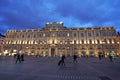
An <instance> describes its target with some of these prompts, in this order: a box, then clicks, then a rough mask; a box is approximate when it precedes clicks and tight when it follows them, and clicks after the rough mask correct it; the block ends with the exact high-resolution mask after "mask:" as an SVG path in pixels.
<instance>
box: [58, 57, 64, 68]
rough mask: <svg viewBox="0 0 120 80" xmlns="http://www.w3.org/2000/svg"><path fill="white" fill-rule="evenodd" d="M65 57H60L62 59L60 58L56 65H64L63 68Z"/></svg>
mask: <svg viewBox="0 0 120 80" xmlns="http://www.w3.org/2000/svg"><path fill="white" fill-rule="evenodd" d="M64 60H65V55H62V57H61V60H60V61H59V62H58V65H59V66H60V65H62V66H63V65H64V66H65V61H64Z"/></svg>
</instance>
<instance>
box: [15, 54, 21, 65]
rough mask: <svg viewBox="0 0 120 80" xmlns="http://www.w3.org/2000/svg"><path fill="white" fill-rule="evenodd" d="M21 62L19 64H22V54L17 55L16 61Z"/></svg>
mask: <svg viewBox="0 0 120 80" xmlns="http://www.w3.org/2000/svg"><path fill="white" fill-rule="evenodd" d="M18 61H19V63H21V58H20V54H19V53H18V54H17V59H16V63H17V62H18Z"/></svg>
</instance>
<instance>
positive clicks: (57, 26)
mask: <svg viewBox="0 0 120 80" xmlns="http://www.w3.org/2000/svg"><path fill="white" fill-rule="evenodd" d="M118 44H119V43H118V39H117V36H116V29H115V28H114V27H111V26H109V27H98V28H67V27H65V26H64V24H63V23H62V22H53V23H52V22H47V23H46V26H45V28H42V29H38V30H9V31H7V33H6V38H5V46H4V51H6V52H8V53H9V54H11V55H12V54H15V53H17V52H21V53H24V54H28V55H38V54H39V55H43V56H57V55H58V56H61V55H63V54H65V55H73V54H78V55H79V56H86V55H89V56H97V55H98V54H99V53H103V54H104V55H105V56H107V55H108V54H109V52H110V51H114V52H115V53H116V54H119V52H118V48H119V45H118Z"/></svg>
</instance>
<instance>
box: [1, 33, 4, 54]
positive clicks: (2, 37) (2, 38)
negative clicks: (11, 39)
mask: <svg viewBox="0 0 120 80" xmlns="http://www.w3.org/2000/svg"><path fill="white" fill-rule="evenodd" d="M4 39H5V36H4V35H2V34H0V55H2V50H3V42H4Z"/></svg>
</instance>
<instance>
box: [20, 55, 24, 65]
mask: <svg viewBox="0 0 120 80" xmlns="http://www.w3.org/2000/svg"><path fill="white" fill-rule="evenodd" d="M20 58H21V62H22V63H23V62H24V54H21V57H20Z"/></svg>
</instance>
